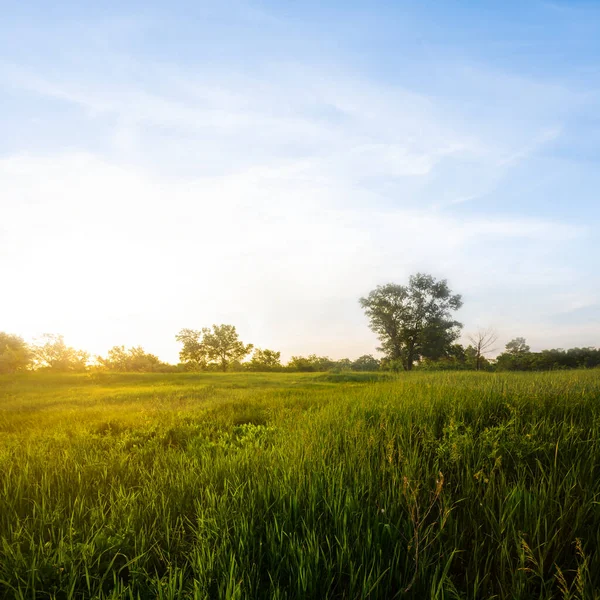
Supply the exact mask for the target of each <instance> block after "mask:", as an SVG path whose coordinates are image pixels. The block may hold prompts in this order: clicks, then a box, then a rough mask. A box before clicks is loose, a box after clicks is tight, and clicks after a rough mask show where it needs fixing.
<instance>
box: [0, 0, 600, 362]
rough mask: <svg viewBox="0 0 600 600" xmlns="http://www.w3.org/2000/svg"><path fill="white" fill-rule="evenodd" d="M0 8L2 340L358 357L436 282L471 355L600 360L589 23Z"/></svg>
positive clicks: (361, 8)
mask: <svg viewBox="0 0 600 600" xmlns="http://www.w3.org/2000/svg"><path fill="white" fill-rule="evenodd" d="M0 9H1V11H2V19H1V20H0V331H7V332H9V333H16V334H19V335H21V336H23V337H24V338H25V339H27V340H29V341H31V340H34V339H35V338H36V337H38V336H40V335H41V334H43V333H61V334H63V335H64V336H65V341H66V342H67V343H68V344H70V345H73V346H75V347H78V348H84V349H86V350H88V351H90V352H91V353H92V354H104V353H105V352H106V351H107V350H108V348H110V347H111V346H113V345H125V346H134V345H135V346H137V345H141V346H143V347H144V348H145V349H146V350H147V351H148V352H153V353H155V354H157V355H158V356H160V357H161V358H162V359H164V360H167V361H172V362H176V361H177V355H178V351H179V347H178V344H177V342H176V341H175V334H176V333H177V332H178V331H179V330H180V329H181V328H184V327H185V328H192V329H200V328H202V327H205V326H210V325H211V324H213V323H217V324H218V323H231V324H234V325H236V327H237V330H238V332H239V334H240V337H241V339H242V340H243V341H244V342H246V343H248V342H251V343H253V344H254V345H255V346H258V347H261V348H271V349H275V350H280V351H281V352H282V358H284V359H287V358H289V357H290V356H291V355H298V354H300V355H305V354H309V353H316V354H319V355H328V356H330V357H332V358H341V357H350V358H355V357H357V356H359V355H361V354H368V353H375V348H376V347H377V345H378V343H377V340H376V338H375V336H374V334H373V333H372V332H371V331H370V330H369V329H368V323H367V320H366V318H365V316H364V314H363V313H362V311H361V308H360V306H359V303H358V299H359V298H360V297H361V296H366V295H367V294H368V293H369V291H370V290H371V289H373V288H374V287H375V286H377V285H379V284H385V283H389V282H394V283H405V282H407V280H408V277H409V275H410V274H412V273H416V272H426V273H431V274H432V275H434V276H435V277H437V278H444V279H447V280H448V283H449V285H450V288H451V289H452V290H453V291H454V292H456V293H460V294H462V296H463V300H464V306H463V308H462V309H461V310H460V311H459V312H458V313H457V315H456V316H457V318H458V319H459V320H460V321H461V322H462V323H463V324H464V333H465V336H466V334H468V333H472V332H475V331H476V330H477V329H478V328H480V327H481V328H488V327H492V328H495V329H496V331H497V332H498V334H499V340H498V346H499V347H500V348H501V347H502V346H503V345H504V344H505V343H506V342H508V341H509V340H510V339H512V338H514V337H516V336H522V337H525V338H526V339H527V341H528V342H529V344H530V345H531V347H532V349H533V350H539V349H542V348H556V347H563V348H567V347H572V346H600V278H599V277H598V262H599V260H598V259H599V258H600V236H599V235H598V232H599V225H600V195H599V194H600V168H599V166H600V110H599V109H600V0H596V1H587V2H586V1H577V0H569V1H568V2H567V1H564V0H563V1H560V0H559V1H552V2H541V1H540V2H538V1H536V0H531V1H529V2H502V3H500V2H491V1H490V2H470V1H466V0H463V1H461V2H453V1H445V2H433V1H420V2H416V1H410V2H409V1H406V2H403V1H398V2H389V1H386V2H383V1H378V0H370V1H368V2H367V1H361V2H357V1H352V0H349V1H348V0H345V1H343V2H342V1H338V0H330V1H326V2H323V1H319V2H316V1H313V0H308V1H305V2H287V1H286V2H282V1H280V2H274V1H262V2H253V1H247V2H246V1H244V0H239V1H238V0H222V1H219V2H203V1H202V0H200V1H198V0H194V1H191V0H174V1H172V2H170V3H166V2H155V1H153V0H145V1H144V2H141V1H139V2H138V1H129V2H127V1H120V2H113V1H106V2H98V3H91V2H79V1H69V2H66V1H60V0H57V1H55V2H46V1H43V0H40V1H28V0H24V1H23V2H18V3H17V2H8V0H0ZM463 339H465V338H463Z"/></svg>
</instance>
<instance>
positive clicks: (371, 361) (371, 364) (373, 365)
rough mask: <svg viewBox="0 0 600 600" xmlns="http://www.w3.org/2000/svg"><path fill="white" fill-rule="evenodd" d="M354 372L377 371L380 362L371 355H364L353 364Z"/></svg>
mask: <svg viewBox="0 0 600 600" xmlns="http://www.w3.org/2000/svg"><path fill="white" fill-rule="evenodd" d="M351 368H352V370H353V371H377V370H378V369H379V361H378V360H377V359H376V358H375V357H374V356H372V355H371V354H363V355H362V356H359V357H358V358H357V359H356V360H355V361H354V362H353V363H352V367H351Z"/></svg>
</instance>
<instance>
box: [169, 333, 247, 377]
mask: <svg viewBox="0 0 600 600" xmlns="http://www.w3.org/2000/svg"><path fill="white" fill-rule="evenodd" d="M175 337H176V339H177V341H179V342H182V343H183V349H182V350H181V352H180V353H179V357H180V359H181V362H183V363H188V364H190V363H191V365H193V366H196V367H197V368H203V367H204V368H205V367H206V366H207V365H211V364H212V365H218V366H219V368H220V369H221V370H223V371H227V368H228V367H229V365H230V364H231V363H234V362H235V361H240V360H242V359H243V358H244V357H245V356H247V355H248V353H249V352H250V351H251V350H252V348H253V347H254V346H253V345H252V344H248V345H245V344H243V343H242V342H241V341H240V339H239V337H238V333H237V331H236V330H235V326H234V325H213V326H212V329H211V328H210V327H203V328H202V331H196V330H195V329H182V330H181V331H180V332H179V333H178V334H177V336H175Z"/></svg>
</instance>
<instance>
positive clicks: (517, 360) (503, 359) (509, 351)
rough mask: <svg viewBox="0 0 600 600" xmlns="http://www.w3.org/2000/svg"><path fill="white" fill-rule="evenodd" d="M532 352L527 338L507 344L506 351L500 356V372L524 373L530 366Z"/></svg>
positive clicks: (520, 338) (519, 338) (516, 339)
mask: <svg viewBox="0 0 600 600" xmlns="http://www.w3.org/2000/svg"><path fill="white" fill-rule="evenodd" d="M530 358H531V351H530V348H529V346H528V345H527V342H526V341H525V338H522V337H518V338H514V339H512V340H511V341H510V342H508V344H506V350H505V351H504V352H503V353H502V354H500V355H499V356H498V358H497V359H496V364H497V365H498V368H499V369H500V370H502V369H506V370H508V371H524V370H527V369H528V368H529V367H530V365H529V362H530Z"/></svg>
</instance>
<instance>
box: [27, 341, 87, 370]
mask: <svg viewBox="0 0 600 600" xmlns="http://www.w3.org/2000/svg"><path fill="white" fill-rule="evenodd" d="M42 341H43V343H41V344H37V345H35V346H34V347H33V356H34V358H35V362H36V366H37V367H40V368H45V369H50V370H52V371H85V369H86V367H87V363H88V361H89V358H90V355H89V354H88V353H87V352H85V351H84V350H76V349H75V348H71V347H70V346H67V345H66V344H65V340H64V337H63V336H62V335H55V334H52V333H45V334H44V335H43V336H42Z"/></svg>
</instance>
